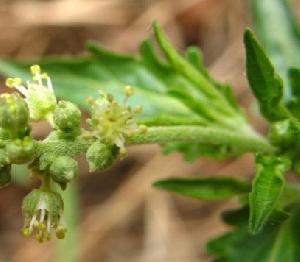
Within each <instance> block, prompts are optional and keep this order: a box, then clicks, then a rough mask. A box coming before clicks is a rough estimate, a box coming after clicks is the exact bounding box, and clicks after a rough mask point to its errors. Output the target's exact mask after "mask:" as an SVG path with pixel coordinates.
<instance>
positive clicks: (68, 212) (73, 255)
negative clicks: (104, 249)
mask: <svg viewBox="0 0 300 262" xmlns="http://www.w3.org/2000/svg"><path fill="white" fill-rule="evenodd" d="M60 193H61V195H62V197H63V200H64V219H65V222H66V225H67V228H68V234H66V238H65V239H63V240H60V241H57V261H58V262H76V261H79V251H78V249H79V246H80V243H79V238H78V232H77V227H78V225H77V223H78V216H79V214H78V210H79V206H78V201H79V200H78V198H79V197H78V194H79V193H78V186H77V184H76V181H73V182H72V183H70V184H69V185H68V187H67V189H66V190H65V191H60Z"/></svg>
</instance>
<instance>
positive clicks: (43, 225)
mask: <svg viewBox="0 0 300 262" xmlns="http://www.w3.org/2000/svg"><path fill="white" fill-rule="evenodd" d="M45 228H46V226H45V224H43V223H41V222H40V223H39V229H41V230H43V229H45Z"/></svg>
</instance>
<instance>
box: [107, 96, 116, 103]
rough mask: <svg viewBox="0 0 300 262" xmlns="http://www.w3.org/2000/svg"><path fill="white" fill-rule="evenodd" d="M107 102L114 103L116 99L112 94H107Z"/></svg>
mask: <svg viewBox="0 0 300 262" xmlns="http://www.w3.org/2000/svg"><path fill="white" fill-rule="evenodd" d="M106 97H107V100H108V102H110V103H111V102H113V101H114V97H113V96H112V95H111V94H107V96H106Z"/></svg>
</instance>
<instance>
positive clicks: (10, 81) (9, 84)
mask: <svg viewBox="0 0 300 262" xmlns="http://www.w3.org/2000/svg"><path fill="white" fill-rule="evenodd" d="M14 84H15V80H14V79H13V78H7V79H6V81H5V85H6V86H7V87H13V86H14Z"/></svg>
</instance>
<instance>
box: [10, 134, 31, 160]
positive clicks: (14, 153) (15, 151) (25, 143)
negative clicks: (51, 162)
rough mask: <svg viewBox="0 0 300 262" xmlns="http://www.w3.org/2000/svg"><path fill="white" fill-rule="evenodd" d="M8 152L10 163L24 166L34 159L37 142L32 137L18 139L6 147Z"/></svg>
mask: <svg viewBox="0 0 300 262" xmlns="http://www.w3.org/2000/svg"><path fill="white" fill-rule="evenodd" d="M6 152H7V155H8V159H9V161H10V163H13V164H24V163H27V162H29V161H31V160H32V159H33V156H34V152H35V141H34V140H33V139H32V138H31V137H28V136H27V137H25V138H24V139H16V140H14V141H10V142H9V143H8V144H7V145H6Z"/></svg>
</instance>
